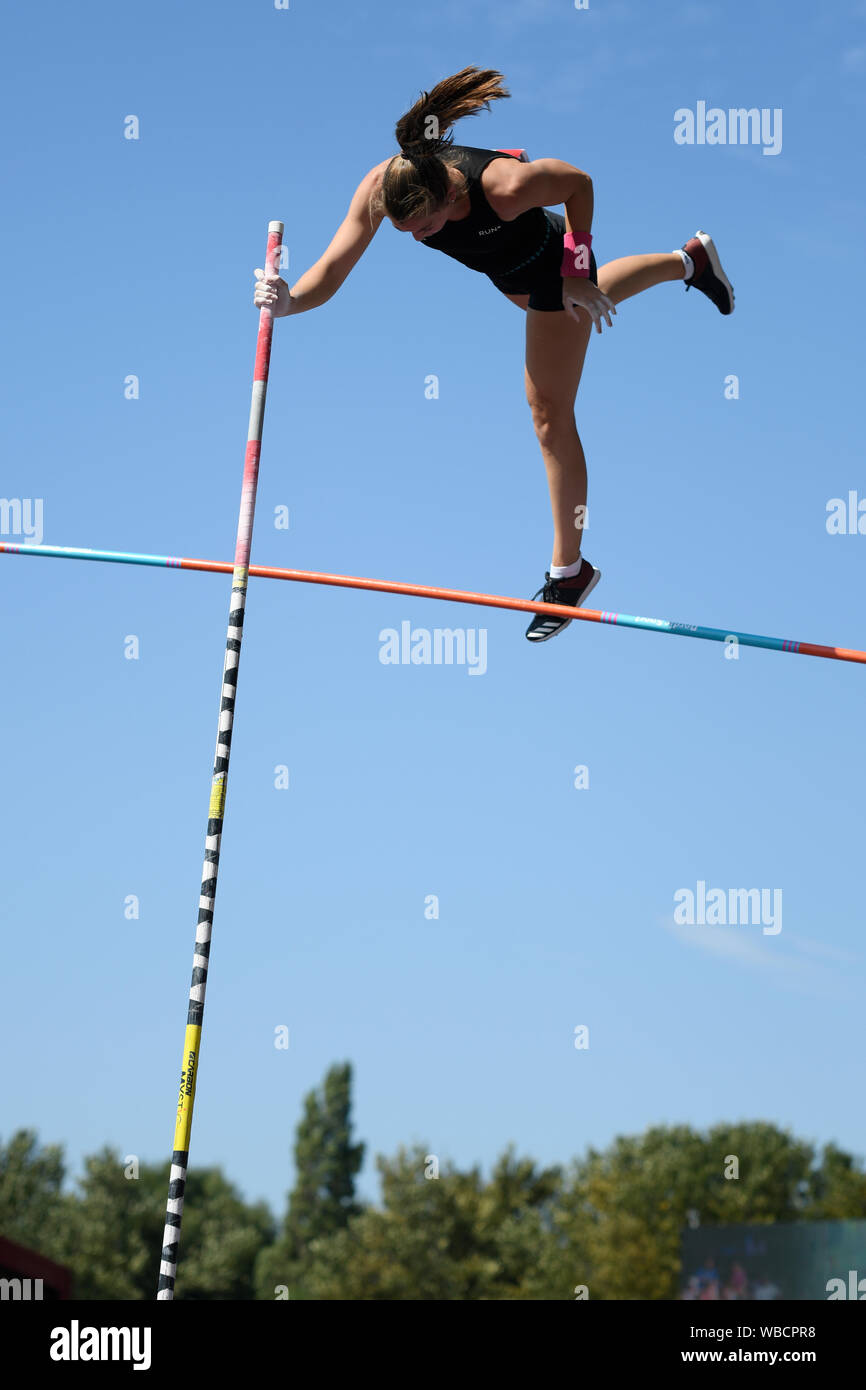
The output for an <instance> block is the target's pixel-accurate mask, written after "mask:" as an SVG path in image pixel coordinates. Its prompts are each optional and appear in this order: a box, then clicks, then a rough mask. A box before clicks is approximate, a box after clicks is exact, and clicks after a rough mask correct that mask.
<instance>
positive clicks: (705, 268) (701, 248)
mask: <svg viewBox="0 0 866 1390" xmlns="http://www.w3.org/2000/svg"><path fill="white" fill-rule="evenodd" d="M683 250H684V251H685V252H686V254H687V255H689V256H691V258H692V260H693V261H694V263H695V273H694V275H693V276H692V278H691V280H687V281H686V289H687V290H690V289H692V287H694V288H695V289H696V290H700V292H701V294H705V295H706V296H707V299H711V300H712V301H713V303H714V304H715V306H716V308H717V309H718V311H719V313H720V314H732V313H733V312H734V288H733V285H732V284H731V282H730V280H729V279H728V277H727V275H726V274H725V272H724V271H723V270H722V263H721V261H720V260H719V253H718V251H717V250H716V248H715V246H714V245H713V239H712V237H711V236H708V235H707V233H706V232H697V233H696V234H695V236H693V237H690V238H689V240H688V241H687V242H686V243H685V245H684V247H683Z"/></svg>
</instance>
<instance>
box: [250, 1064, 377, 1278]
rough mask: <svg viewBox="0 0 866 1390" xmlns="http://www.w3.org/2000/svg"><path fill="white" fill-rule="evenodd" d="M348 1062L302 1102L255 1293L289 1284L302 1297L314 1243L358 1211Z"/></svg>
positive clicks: (358, 1151)
mask: <svg viewBox="0 0 866 1390" xmlns="http://www.w3.org/2000/svg"><path fill="white" fill-rule="evenodd" d="M351 1109H352V1067H351V1064H350V1063H349V1062H345V1063H343V1064H342V1065H335V1066H332V1067H330V1068H329V1069H328V1072H327V1073H326V1075H325V1079H324V1082H323V1083H322V1086H321V1089H320V1090H312V1091H310V1092H309V1094H308V1095H307V1096H306V1098H305V1101H304V1114H303V1117H302V1119H301V1121H300V1123H299V1125H298V1128H297V1132H296V1138H295V1171H296V1174H297V1176H296V1179H295V1186H294V1188H293V1189H292V1192H291V1194H290V1196H289V1205H288V1211H287V1213H286V1218H285V1221H284V1223H283V1229H282V1232H281V1234H280V1238H279V1240H277V1241H276V1242H275V1243H274V1244H273V1245H272V1246H271V1247H270V1248H269V1249H267V1250H264V1251H263V1252H262V1254H261V1256H260V1258H259V1261H258V1266H257V1269H256V1288H257V1290H258V1296H259V1297H260V1298H263V1299H264V1298H268V1299H272V1298H274V1296H275V1294H274V1290H275V1289H276V1288H278V1287H284V1286H285V1287H288V1288H289V1291H290V1296H291V1297H292V1298H298V1297H304V1291H303V1272H304V1269H305V1267H306V1265H307V1263H308V1259H309V1252H310V1249H311V1247H312V1245H313V1243H314V1242H316V1241H317V1240H320V1239H323V1238H327V1237H328V1236H331V1235H333V1234H334V1233H335V1232H337V1231H340V1230H342V1229H344V1227H345V1226H346V1225H347V1223H348V1222H349V1221H350V1220H351V1219H352V1217H353V1216H356V1215H358V1214H359V1212H360V1211H361V1207H360V1206H359V1205H358V1203H357V1202H356V1201H355V1178H356V1176H357V1174H358V1171H359V1169H360V1167H361V1164H362V1163H363V1161H364V1145H363V1144H353V1143H352V1122H351Z"/></svg>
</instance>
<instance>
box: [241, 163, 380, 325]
mask: <svg viewBox="0 0 866 1390" xmlns="http://www.w3.org/2000/svg"><path fill="white" fill-rule="evenodd" d="M388 163H389V161H388V160H387V159H383V160H382V162H381V164H377V165H376V166H375V167H374V168H372V169H371V170H370V171H369V173H367V174H365V175H364V177H363V179H362V180H361V182H360V183H359V184H358V187H357V188H356V189H355V192H354V194H353V196H352V201H351V203H350V204H349V210H348V212H347V213H346V216H345V217H344V218H343V221H342V222H341V223H340V225H339V227H338V228H337V231H336V233H335V234H334V237H333V240H332V241H331V243H330V245H329V246H328V247H327V249H326V250H325V251H324V252H323V254H322V255H321V256H320V257H319V259H318V260H317V261H316V263H315V265H312V266H310V269H309V270H306V271H305V272H304V274H303V275H302V276H301V278H300V279H299V280H297V281H296V282H295V284H294V285H292V287H291V290H289V287H288V285H287V284H286V282H285V280H281V279H279V278H277V279H270V280H269V279H268V278H267V277H265V276H264V275H263V274H262V272H261V271H260V270H257V271H256V279H257V281H258V283H257V285H256V289H255V297H254V298H255V305H256V308H257V309H260V308H261V307H262V306H263V305H265V306H266V307H267V308H269V309H272V310H273V314H274V317H275V318H281V317H283V316H284V315H286V314H302V313H303V312H304V311H305V310H306V309H317V308H318V307H319V305H320V304H325V303H326V302H327V301H328V300H329V299H330V298H331V297H332V296H333V295H335V294H336V293H337V290H338V289H339V288H340V286H341V285H342V283H343V281H344V280H345V278H346V276H347V275H348V274H349V271H350V270H351V269H352V267H353V266H354V265H356V264H357V262H358V261H359V260H360V258H361V256H362V255H363V254H364V252H365V251H366V249H367V247H368V246H369V245H370V242H371V241H372V240H373V237H374V236H375V235H376V232H377V231H378V229H379V227H380V226H381V224H382V220H383V216H384V214H382V213H379V214H377V215H373V216H372V217H371V215H370V211H369V204H370V199H371V197H372V195H373V193H374V192H375V190H376V188H377V187H378V184H379V182H380V180H381V177H382V172H383V170H384V169H385V167H386V165H387V164H388Z"/></svg>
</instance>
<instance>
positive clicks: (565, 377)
mask: <svg viewBox="0 0 866 1390" xmlns="http://www.w3.org/2000/svg"><path fill="white" fill-rule="evenodd" d="M584 318H586V322H585V323H584V322H583V321H581V322H580V323H577V322H576V321H575V320H574V319H573V318H572V316H571V314H567V313H565V312H562V313H557V312H547V311H545V310H541V309H527V310H526V373H525V376H526V399H527V401H528V402H529V407H530V409H531V411H532V423H533V425H534V426H535V433H536V435H537V437H538V443H539V445H540V446H541V453H542V456H543V458H544V466H545V468H546V470H547V485H548V487H549V489H550V504H551V508H552V510H553V556H552V559H551V563H552V564H554V565H571V564H573V563H574V562H575V561H576V560H577V558H578V555H579V554H580V540H581V532H580V530H578V529H577V527H576V526H575V520H576V519H578V518H577V508H578V507H585V506H586V459H585V457H584V453H583V445H582V444H581V442H580V436H579V435H578V432H577V426H576V424H575V421H574V402H575V397H576V395H577V388H578V385H579V383H580V377H581V373H582V371H583V363H584V358H585V357H586V349H587V345H588V343H589V338H590V334H591V332H592V323H591V321H590V319H589V318H588V316H586V315H581V320H583V319H584ZM580 516H581V517H582V516H583V513H582V512H581V513H580Z"/></svg>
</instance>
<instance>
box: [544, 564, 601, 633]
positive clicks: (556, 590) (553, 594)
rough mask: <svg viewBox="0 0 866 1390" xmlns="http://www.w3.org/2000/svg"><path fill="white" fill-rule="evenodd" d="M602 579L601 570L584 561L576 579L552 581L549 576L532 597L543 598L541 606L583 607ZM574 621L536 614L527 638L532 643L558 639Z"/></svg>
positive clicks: (547, 614) (545, 577)
mask: <svg viewBox="0 0 866 1390" xmlns="http://www.w3.org/2000/svg"><path fill="white" fill-rule="evenodd" d="M600 579H601V570H597V569H595V568H594V566H593V565H591V564H590V563H589V561H588V560H584V562H583V564H582V565H581V567H580V570H579V571H578V573H577V574H576V575H575V576H574V578H573V579H551V577H550V575H549V574H546V575H545V576H544V580H545V583H544V588H543V589H539V591H538V593H537V594H533V595H532V597H533V598H540V599H541V601H542V603H561V604H563V605H564V606H565V607H568V608H580V606H581V604H582V603H583V600H584V599H585V598H586V597H587V595H588V594H591V593H592V591H593V589H594V588H595V586H596V584H597V583H598V581H599V580H600ZM571 621H572V620H571V618H566V617H562V618H555V617H554V616H553V614H552V613H536V615H535V617H534V618H533V619H532V622H531V623H530V624H529V627H528V628H527V629H526V635H527V637H528V638H529V640H530V642H546V641H547V640H548V638H550V637H555V636H556V634H557V633H558V632H562V630H563V628H566V627H568V624H569V623H570V622H571Z"/></svg>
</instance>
